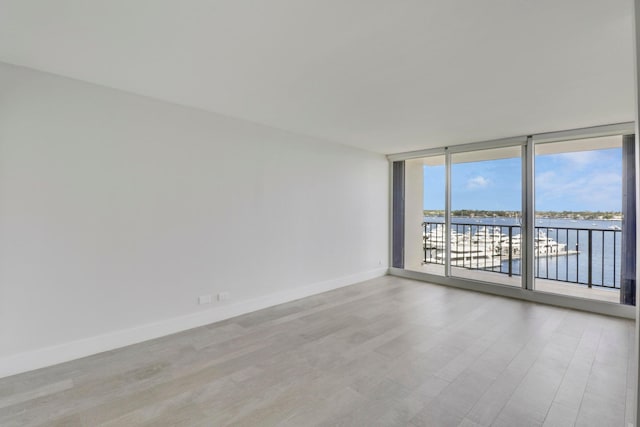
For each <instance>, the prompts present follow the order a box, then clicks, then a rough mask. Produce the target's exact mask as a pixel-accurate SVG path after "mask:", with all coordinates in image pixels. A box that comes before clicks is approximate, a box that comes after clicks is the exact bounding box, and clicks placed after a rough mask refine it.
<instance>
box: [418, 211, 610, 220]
mask: <svg viewBox="0 0 640 427" xmlns="http://www.w3.org/2000/svg"><path fill="white" fill-rule="evenodd" d="M451 215H452V216H456V217H467V218H518V217H520V216H521V214H520V212H519V211H486V210H468V209H461V210H454V211H451ZM424 216H442V217H443V216H444V211H443V210H426V209H425V210H424ZM536 218H549V219H570V220H592V221H593V220H600V221H621V220H622V212H590V211H560V212H555V211H538V212H536Z"/></svg>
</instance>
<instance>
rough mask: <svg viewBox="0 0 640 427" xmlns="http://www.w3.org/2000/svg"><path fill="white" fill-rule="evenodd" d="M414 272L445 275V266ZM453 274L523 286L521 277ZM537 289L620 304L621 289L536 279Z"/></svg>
mask: <svg viewBox="0 0 640 427" xmlns="http://www.w3.org/2000/svg"><path fill="white" fill-rule="evenodd" d="M414 271H421V272H423V273H429V274H435V275H443V274H444V266H442V265H435V264H425V265H422V266H421V267H420V269H418V270H414ZM452 273H453V275H454V276H455V277H460V278H464V279H471V280H480V281H483V282H489V283H497V284H500V285H508V286H516V287H519V286H521V285H520V283H521V281H520V280H521V277H520V276H512V277H509V275H507V274H502V273H494V272H491V271H481V270H468V269H466V268H456V267H454V268H453V269H452ZM535 289H536V290H537V291H541V292H548V293H553V294H560V295H568V296H572V297H578V298H587V299H593V300H598V301H607V302H613V303H619V302H620V290H619V289H608V288H602V287H598V286H594V287H592V288H588V287H587V286H585V285H577V284H574V283H566V282H561V281H558V280H547V279H536V281H535Z"/></svg>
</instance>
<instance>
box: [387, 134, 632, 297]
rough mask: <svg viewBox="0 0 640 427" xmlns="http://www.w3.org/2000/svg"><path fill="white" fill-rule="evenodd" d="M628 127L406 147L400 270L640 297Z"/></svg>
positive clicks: (551, 290)
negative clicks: (409, 150) (418, 149)
mask: <svg viewBox="0 0 640 427" xmlns="http://www.w3.org/2000/svg"><path fill="white" fill-rule="evenodd" d="M632 129H633V126H632V125H631V124H622V125H611V126H602V127H598V128H590V129H582V130H576V131H567V132H557V133H549V134H540V135H533V136H529V137H520V138H513V139H510V140H500V141H495V142H484V143H478V144H467V145H464V146H453V147H448V148H445V147H443V148H442V149H436V150H426V151H425V152H423V155H422V156H420V155H419V154H421V153H410V155H409V158H406V159H402V161H401V163H402V167H403V175H402V177H403V180H404V181H403V186H402V188H403V191H404V193H403V194H402V197H399V198H394V200H396V199H397V201H398V203H399V205H401V206H402V221H403V223H402V225H403V227H404V228H402V250H401V255H402V256H403V257H404V258H403V262H404V264H403V267H402V268H403V269H405V270H410V271H415V272H420V273H427V274H429V275H435V276H438V277H442V278H443V280H445V281H447V282H448V283H454V281H458V282H460V281H464V282H465V283H469V282H478V283H480V282H482V283H484V284H487V283H489V284H493V285H508V286H509V287H521V288H523V289H525V290H528V291H533V292H534V293H536V294H537V292H542V293H546V294H556V295H563V296H570V297H577V298H583V299H587V300H599V301H604V302H609V303H616V304H618V303H622V304H627V305H633V304H635V233H636V228H635V227H636V224H635V211H636V207H635V181H636V177H635V159H636V155H637V153H636V152H635V142H634V136H633V135H631V132H632ZM399 157H402V156H401V155H400V156H399ZM392 160H394V165H395V164H396V163H399V162H398V161H397V160H395V159H392ZM394 194H395V192H394ZM394 212H395V211H394ZM394 221H395V220H394ZM395 253H397V251H396V250H395V249H394V254H395ZM394 256H395V255H394ZM460 283H461V282H460ZM537 295H542V294H537Z"/></svg>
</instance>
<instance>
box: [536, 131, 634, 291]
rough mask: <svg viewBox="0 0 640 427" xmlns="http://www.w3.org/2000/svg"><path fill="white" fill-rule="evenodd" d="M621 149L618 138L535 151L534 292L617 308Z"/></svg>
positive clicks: (549, 145)
mask: <svg viewBox="0 0 640 427" xmlns="http://www.w3.org/2000/svg"><path fill="white" fill-rule="evenodd" d="M622 146H623V136H622V135H615V136H608V137H601V138H589V139H582V140H570V141H558V142H551V143H540V144H536V145H535V235H534V248H533V250H534V255H535V258H534V265H533V269H534V272H535V275H534V276H535V280H534V283H535V284H534V289H536V290H539V291H544V292H551V293H558V294H564V295H572V296H577V297H582V298H591V299H597V300H602V301H610V302H620V288H621V283H622V273H623V268H622V267H623V263H624V262H625V261H624V257H623V248H622V246H623V242H624V238H625V237H626V235H625V234H626V233H627V232H628V231H629V230H628V229H627V226H626V223H624V222H623V180H624V177H623V167H622V165H623V149H622ZM634 234H635V233H634ZM625 250H629V249H627V248H626V245H625ZM625 267H626V266H625Z"/></svg>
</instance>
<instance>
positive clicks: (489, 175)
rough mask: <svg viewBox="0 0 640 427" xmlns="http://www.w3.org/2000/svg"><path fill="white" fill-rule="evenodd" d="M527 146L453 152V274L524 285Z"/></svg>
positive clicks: (486, 280) (451, 260)
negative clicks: (524, 155) (524, 148)
mask: <svg viewBox="0 0 640 427" xmlns="http://www.w3.org/2000/svg"><path fill="white" fill-rule="evenodd" d="M521 210H522V147H521V146H520V145H518V146H513V147H506V148H494V149H485V150H477V151H465V152H460V153H453V154H451V232H450V235H451V236H450V239H451V240H450V245H449V247H448V249H449V259H450V265H451V276H454V277H460V278H465V279H473V280H480V281H484V282H490V283H499V284H503V285H511V286H521V284H522V280H521V275H520V257H521V254H522V244H523V239H522V237H521V232H522V228H521V218H522V211H521Z"/></svg>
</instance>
